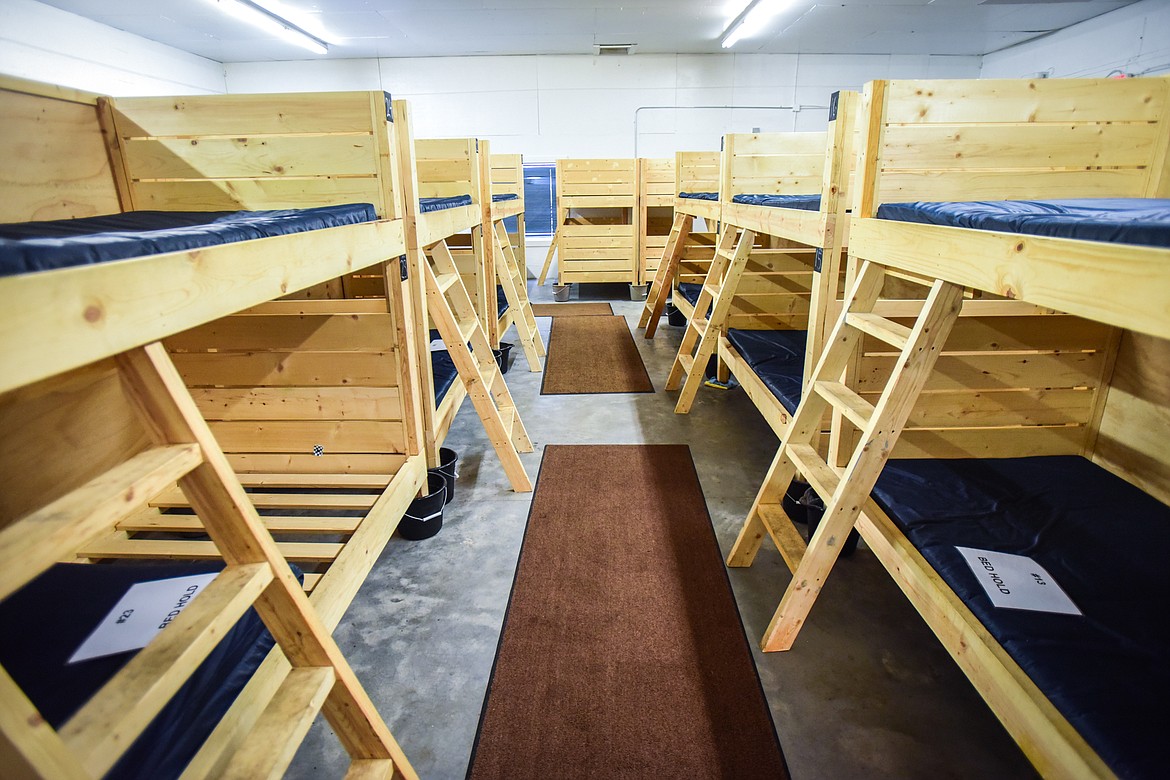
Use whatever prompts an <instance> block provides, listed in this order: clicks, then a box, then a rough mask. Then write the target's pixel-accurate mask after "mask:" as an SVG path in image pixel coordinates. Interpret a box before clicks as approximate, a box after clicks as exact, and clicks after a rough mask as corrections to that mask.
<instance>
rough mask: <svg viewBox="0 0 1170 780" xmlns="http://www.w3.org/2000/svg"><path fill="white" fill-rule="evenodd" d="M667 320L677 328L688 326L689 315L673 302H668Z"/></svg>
mask: <svg viewBox="0 0 1170 780" xmlns="http://www.w3.org/2000/svg"><path fill="white" fill-rule="evenodd" d="M666 321H667V322H669V323H670V324H671V325H673V326H674V327H676V328H682V327H686V324H687V315H685V314H683V313H682V312H681V311H679V310H678V307H677V306H675V305H674V304H673V303H670V302H667V304H666Z"/></svg>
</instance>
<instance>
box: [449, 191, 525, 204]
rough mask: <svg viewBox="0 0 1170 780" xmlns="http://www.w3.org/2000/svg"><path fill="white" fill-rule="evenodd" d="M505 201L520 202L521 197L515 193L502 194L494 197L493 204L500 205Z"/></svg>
mask: <svg viewBox="0 0 1170 780" xmlns="http://www.w3.org/2000/svg"><path fill="white" fill-rule="evenodd" d="M505 200H520V196H519V195H517V194H516V193H514V192H502V193H500V194H498V195H492V203H500V202H501V201H505ZM463 205H467V204H463Z"/></svg>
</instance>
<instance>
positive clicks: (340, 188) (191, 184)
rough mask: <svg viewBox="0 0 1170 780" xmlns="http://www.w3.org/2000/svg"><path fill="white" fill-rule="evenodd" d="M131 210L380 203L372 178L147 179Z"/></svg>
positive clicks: (379, 192)
mask: <svg viewBox="0 0 1170 780" xmlns="http://www.w3.org/2000/svg"><path fill="white" fill-rule="evenodd" d="M133 191H134V206H135V208H138V209H158V210H162V211H235V210H240V209H243V210H249V209H300V208H313V207H315V206H327V205H330V204H336V203H374V204H377V203H379V202H381V201H382V195H383V193H382V190H381V185H380V183H379V181H378V180H377V179H375V178H373V177H354V178H333V177H318V178H299V179H218V180H216V181H175V182H165V181H147V182H137V183H135V184H133Z"/></svg>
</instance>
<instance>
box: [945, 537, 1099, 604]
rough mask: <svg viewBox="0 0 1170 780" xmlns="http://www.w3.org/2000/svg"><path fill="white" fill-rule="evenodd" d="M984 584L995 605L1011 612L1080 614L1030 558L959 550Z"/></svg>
mask: <svg viewBox="0 0 1170 780" xmlns="http://www.w3.org/2000/svg"><path fill="white" fill-rule="evenodd" d="M955 549H956V550H958V551H959V554H961V555H962V556H963V558H964V559H965V560H966V561H967V565H968V566H970V567H971V571H973V572H974V573H975V577H976V579H978V580H979V582H980V584H981V585H983V589H984V590H985V591H987V595H988V596H990V597H991V603H992V604H994V605H995V606H997V607H1005V608H1007V609H1030V610H1033V611H1036V612H1059V613H1061V614H1064V615H1079V614H1081V611H1080V610H1079V609H1077V605H1076V604H1074V603H1073V602H1072V599H1070V598H1069V597H1068V594H1067V593H1065V592H1064V591H1063V590H1061V588H1060V586H1059V585H1057V584H1056V581H1055V580H1054V579H1052V576H1051V575H1049V573H1048V572H1047V571H1045V569H1044V567H1043V566H1041V565H1040V564H1038V563H1036V562H1035V561H1034V560H1032V559H1031V558H1029V557H1028V556H1026V555H1012V554H1011V553H1002V552H994V551H992V550H973V549H971V548H970V547H955Z"/></svg>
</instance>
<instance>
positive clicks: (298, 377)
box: [172, 352, 398, 387]
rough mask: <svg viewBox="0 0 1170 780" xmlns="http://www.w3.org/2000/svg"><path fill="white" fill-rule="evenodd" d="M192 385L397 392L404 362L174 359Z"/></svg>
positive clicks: (388, 358) (371, 357)
mask: <svg viewBox="0 0 1170 780" xmlns="http://www.w3.org/2000/svg"><path fill="white" fill-rule="evenodd" d="M172 359H173V360H174V363H175V366H176V367H177V368H178V369H179V373H180V374H181V375H182V377H183V381H184V382H185V383H186V384H187V385H188V386H201V385H214V386H222V387H256V386H260V385H270V386H275V387H289V386H310V387H312V386H318V385H331V386H347V387H395V386H397V384H398V363H397V359H396V357H395V355H394V354H393V353H392V352H383V353H365V352H361V353H356V352H354V353H351V352H257V353H246V352H228V353H222V354H219V353H196V352H190V353H184V352H179V353H176V354H175V355H173V356H172Z"/></svg>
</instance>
